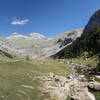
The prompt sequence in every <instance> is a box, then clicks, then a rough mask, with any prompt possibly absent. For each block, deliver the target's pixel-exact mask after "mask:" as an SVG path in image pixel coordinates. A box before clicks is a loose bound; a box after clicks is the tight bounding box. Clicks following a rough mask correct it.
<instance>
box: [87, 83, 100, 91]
mask: <svg viewBox="0 0 100 100" xmlns="http://www.w3.org/2000/svg"><path fill="white" fill-rule="evenodd" d="M88 87H89V89H90V90H94V91H100V83H98V82H90V83H89V85H88Z"/></svg>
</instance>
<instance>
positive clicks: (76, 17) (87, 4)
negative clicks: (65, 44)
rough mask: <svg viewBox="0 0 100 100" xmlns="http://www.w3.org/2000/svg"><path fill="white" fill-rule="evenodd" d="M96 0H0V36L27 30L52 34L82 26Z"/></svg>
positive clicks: (99, 0) (98, 3)
mask: <svg viewBox="0 0 100 100" xmlns="http://www.w3.org/2000/svg"><path fill="white" fill-rule="evenodd" d="M99 8H100V0H0V35H1V36H3V37H7V36H9V35H11V34H12V33H13V32H18V33H21V34H23V35H27V34H29V33H31V32H38V33H41V34H44V35H45V36H46V37H53V36H56V35H58V34H60V33H63V32H66V31H69V30H72V29H77V28H82V27H84V26H85V25H86V24H87V22H88V20H89V18H90V16H91V15H92V14H93V13H94V12H95V11H96V10H97V9H99Z"/></svg>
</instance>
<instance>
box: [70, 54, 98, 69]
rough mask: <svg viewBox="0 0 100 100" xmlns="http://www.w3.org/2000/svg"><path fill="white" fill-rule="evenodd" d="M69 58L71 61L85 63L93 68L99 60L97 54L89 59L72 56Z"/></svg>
mask: <svg viewBox="0 0 100 100" xmlns="http://www.w3.org/2000/svg"><path fill="white" fill-rule="evenodd" d="M68 60H69V61H70V62H73V63H77V64H83V65H86V66H88V67H91V68H96V67H97V61H98V59H97V57H95V56H93V57H90V58H88V59H87V60H84V59H83V58H82V57H77V58H71V59H68Z"/></svg>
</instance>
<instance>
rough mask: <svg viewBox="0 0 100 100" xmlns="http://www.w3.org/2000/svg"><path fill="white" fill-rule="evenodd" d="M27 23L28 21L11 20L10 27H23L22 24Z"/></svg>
mask: <svg viewBox="0 0 100 100" xmlns="http://www.w3.org/2000/svg"><path fill="white" fill-rule="evenodd" d="M28 21H29V20H28V19H24V20H19V19H17V20H13V21H12V22H11V24H12V25H24V24H26V23H27V22H28Z"/></svg>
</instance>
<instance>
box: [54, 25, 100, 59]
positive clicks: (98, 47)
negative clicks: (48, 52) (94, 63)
mask: <svg viewBox="0 0 100 100" xmlns="http://www.w3.org/2000/svg"><path fill="white" fill-rule="evenodd" d="M85 51H86V52H88V54H89V56H93V55H95V54H99V53H100V26H98V27H96V28H94V29H93V30H91V31H90V32H89V33H87V34H85V35H82V36H81V37H79V38H78V39H76V40H75V41H74V42H73V43H72V44H71V45H68V46H67V47H65V48H64V49H63V50H61V51H60V52H58V53H57V54H55V55H54V56H53V57H54V58H73V57H77V56H80V55H81V54H82V53H83V52H85Z"/></svg>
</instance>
